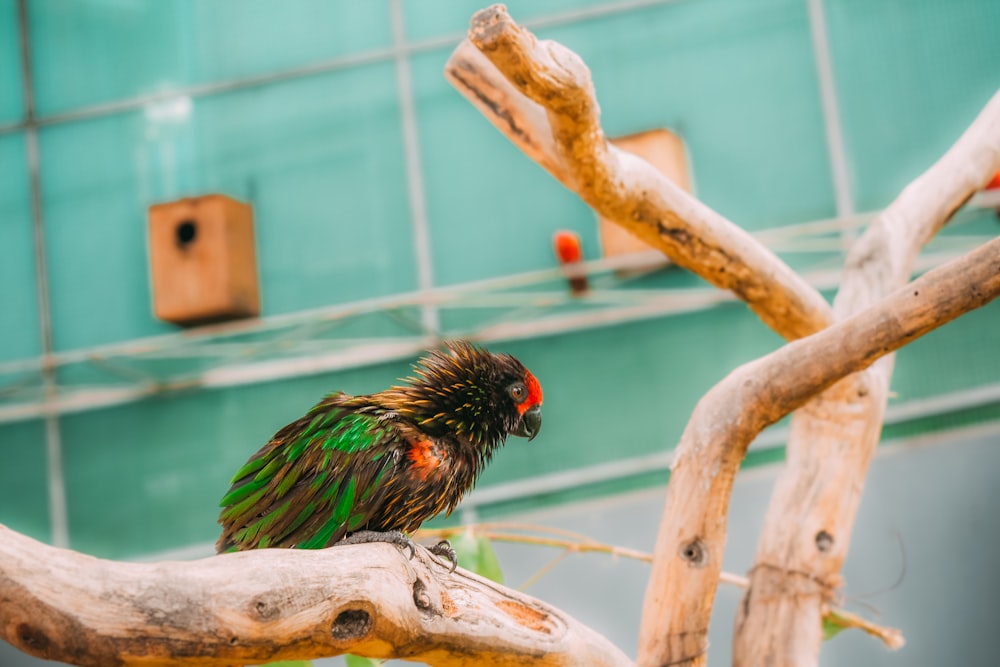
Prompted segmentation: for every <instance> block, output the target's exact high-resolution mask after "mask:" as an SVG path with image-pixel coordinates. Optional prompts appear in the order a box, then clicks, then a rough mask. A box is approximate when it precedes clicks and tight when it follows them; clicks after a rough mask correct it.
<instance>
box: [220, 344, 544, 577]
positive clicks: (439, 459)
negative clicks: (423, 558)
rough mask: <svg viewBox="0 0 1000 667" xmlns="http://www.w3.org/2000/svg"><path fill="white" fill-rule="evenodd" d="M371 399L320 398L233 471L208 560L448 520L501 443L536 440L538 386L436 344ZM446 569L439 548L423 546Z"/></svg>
mask: <svg viewBox="0 0 1000 667" xmlns="http://www.w3.org/2000/svg"><path fill="white" fill-rule="evenodd" d="M444 348H445V349H444V350H432V351H430V352H428V353H427V354H426V355H425V356H424V357H423V358H421V359H420V360H419V361H418V362H417V363H416V364H415V365H414V367H413V375H412V376H410V377H406V378H403V379H401V380H400V381H399V384H397V385H394V386H391V387H390V388H388V389H386V390H384V391H380V392H377V393H374V394H368V395H358V396H352V395H349V394H346V393H343V392H334V393H331V394H328V395H326V396H325V397H324V398H323V399H322V400H321V401H320V402H319V403H317V404H316V405H315V406H314V407H313V408H312V409H311V410H309V411H308V412H307V413H306V414H305V415H304V416H302V417H300V418H299V419H296V420H295V421H293V422H291V423H290V424H288V425H286V426H285V427H283V428H281V429H280V430H278V432H277V433H275V434H274V435H273V436H272V437H271V439H270V440H269V441H268V442H267V444H265V445H264V446H263V447H261V448H260V450H258V451H257V452H256V453H255V454H253V455H252V456H251V457H250V458H249V460H248V461H247V462H246V463H245V464H244V465H243V466H242V467H241V468H240V469H239V470H237V471H236V474H235V475H234V476H233V478H232V481H231V486H230V489H229V491H228V492H227V493H226V494H225V495H224V496H223V498H222V500H221V501H220V503H219V505H220V507H221V508H222V510H221V513H220V515H219V523H220V524H221V525H222V535H221V536H220V537H219V540H218V542H217V544H216V550H217V552H219V553H225V552H231V551H244V550H249V549H261V548H282V547H284V548H297V549H322V548H326V547H329V546H333V545H337V544H357V543H364V542H388V543H391V544H396V545H398V546H400V547H403V548H405V549H409V551H410V557H411V558H412V557H413V555H414V553H415V550H414V544H413V542H412V540H411V539H410V537H409V535H410V534H412V533H413V532H414V531H415V530H417V528H418V527H419V526H420V525H421V524H422V523H423V522H424V521H426V520H427V519H430V518H431V517H433V516H435V515H437V514H438V513H440V512H442V511H443V512H446V513H448V514H450V513H451V511H452V510H454V509H455V507H456V505H458V503H459V501H460V500H461V499H462V497H463V496H464V495H465V494H466V493H467V492H468V491H469V490H471V489H472V487H473V486H474V485H475V483H476V480H477V478H478V477H479V475H480V474H481V473H482V471H483V469H484V467H485V466H486V465H487V464H488V463H489V462H490V460H491V459H492V458H493V456H494V454H495V453H496V452H497V450H498V449H499V448H500V447H501V446H502V445H503V444H504V442H505V441H506V439H507V437H508V436H511V435H513V436H519V437H523V438H527V439H528V441H531V440H532V439H534V437H535V436H536V435H538V432H539V430H540V429H541V426H542V412H541V408H542V399H543V395H542V387H541V384H539V382H538V379H537V378H536V377H535V376H534V375H533V374H532V373H531V371H529V370H528V369H527V368H525V367H524V365H523V364H522V363H521V362H520V361H518V360H517V359H516V358H515V357H513V356H511V355H509V354H502V353H493V352H490V351H488V350H486V349H485V348H483V347H480V346H477V345H475V344H472V343H470V342H468V341H464V340H452V341H447V342H446V343H445V344H444ZM430 551H431V552H432V553H434V554H435V555H437V556H440V557H442V558H447V559H448V560H449V561H450V564H451V571H454V569H455V567H456V565H457V558H456V554H455V551H454V549H452V548H451V545H450V544H448V542H447V541H442V542H440V543H438V544H437V545H435V546H434V547H432V548H431V549H430Z"/></svg>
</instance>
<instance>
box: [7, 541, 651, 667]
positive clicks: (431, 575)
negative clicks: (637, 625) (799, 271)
mask: <svg viewBox="0 0 1000 667" xmlns="http://www.w3.org/2000/svg"><path fill="white" fill-rule="evenodd" d="M0 639H4V640H6V641H7V642H9V643H11V644H13V645H14V646H16V647H17V648H19V649H21V650H23V651H25V652H26V653H30V654H32V655H35V656H38V657H40V658H46V659H49V660H60V661H63V662H68V663H71V664H75V665H83V666H91V665H93V666H95V667H96V666H102V667H103V666H106V665H143V666H147V665H148V666H153V665H168V664H169V665H188V666H191V667H194V666H198V667H212V666H221V665H231V664H234V663H239V664H256V663H262V662H270V661H275V660H292V659H308V658H317V657H322V656H332V655H339V654H341V653H347V652H350V653H355V654H358V655H366V656H371V657H378V658H392V657H394V658H402V659H406V660H417V661H422V662H426V663H428V664H432V665H479V664H491V665H583V664H586V665H607V666H609V667H610V666H625V665H631V664H632V662H631V661H630V660H629V659H628V658H627V657H626V656H625V655H624V654H623V653H622V652H621V651H619V650H618V649H617V648H615V647H614V646H612V645H611V644H610V643H609V642H608V641H607V640H606V639H604V638H603V637H602V636H600V635H598V634H597V633H595V632H594V631H592V630H590V629H589V628H587V627H585V626H583V625H581V624H580V623H579V622H577V621H575V620H574V619H572V618H570V617H569V616H567V615H566V614H564V613H563V612H561V611H559V610H558V609H555V608H553V607H551V606H549V605H546V604H544V603H542V602H540V601H538V600H536V599H534V598H532V597H530V596H528V595H525V594H523V593H519V592H517V591H513V590H510V589H508V588H505V587H503V586H500V585H498V584H495V583H493V582H491V581H489V580H486V579H483V578H481V577H478V576H476V575H474V574H471V573H469V572H466V571H464V570H458V571H456V572H455V573H454V574H449V573H448V568H447V567H446V566H444V565H441V564H440V563H437V562H436V561H434V560H433V558H432V557H430V556H429V555H427V553H426V552H425V551H424V550H423V549H418V550H417V556H416V557H415V558H414V559H413V560H407V559H406V557H405V556H404V555H402V554H401V553H400V552H399V550H397V549H396V548H395V547H392V546H389V545H385V544H368V545H358V546H342V547H334V548H332V549H325V550H321V551H311V550H304V549H303V550H294V549H262V550H258V551H251V552H242V553H234V554H226V555H223V556H216V557H213V558H206V559H203V560H199V561H191V562H161V563H121V562H113V561H107V560H101V559H97V558H92V557H90V556H85V555H82V554H79V553H76V552H73V551H69V550H65V549H57V548H54V547H50V546H47V545H45V544H41V543H39V542H36V541H35V540H32V539H31V538H28V537H25V536H23V535H20V534H18V533H16V532H14V531H12V530H10V529H8V528H6V527H4V526H0Z"/></svg>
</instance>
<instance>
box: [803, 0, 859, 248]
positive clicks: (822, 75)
mask: <svg viewBox="0 0 1000 667" xmlns="http://www.w3.org/2000/svg"><path fill="white" fill-rule="evenodd" d="M806 7H807V10H808V13H809V35H810V42H811V43H812V47H813V56H814V59H815V62H816V77H817V79H818V82H819V95H820V105H821V109H822V113H823V125H824V128H825V132H826V144H827V150H828V152H829V155H830V176H831V178H832V180H833V196H834V204H835V206H836V211H837V217H848V216H851V215H853V214H854V194H853V193H852V192H851V180H850V174H849V172H848V168H847V145H846V144H845V142H844V130H843V125H842V124H841V120H840V103H839V101H838V97H837V84H836V81H835V79H834V75H833V57H832V53H831V51H830V39H829V34H828V33H827V29H826V14H825V9H824V6H823V0H806ZM854 237H855V232H854V230H849V229H845V230H842V231H841V236H840V238H841V240H842V242H843V247H844V251H845V252H846V251H847V249H848V248H849V247H850V245H851V243H852V242H853V241H854Z"/></svg>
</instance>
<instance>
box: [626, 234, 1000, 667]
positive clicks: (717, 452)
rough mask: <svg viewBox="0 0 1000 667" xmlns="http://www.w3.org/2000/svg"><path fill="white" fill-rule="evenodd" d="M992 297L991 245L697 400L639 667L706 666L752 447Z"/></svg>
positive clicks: (998, 252) (998, 287) (994, 244)
mask: <svg viewBox="0 0 1000 667" xmlns="http://www.w3.org/2000/svg"><path fill="white" fill-rule="evenodd" d="M998 294H1000V239H997V240H994V241H991V242H989V243H987V244H985V245H983V246H982V247H980V248H978V249H976V250H974V251H972V252H970V253H968V254H967V255H965V256H963V257H961V258H959V259H957V260H955V261H953V262H950V263H948V264H946V265H944V266H941V267H938V268H937V269H934V270H933V271H930V272H928V273H927V274H925V275H924V276H923V277H921V278H919V279H918V280H916V281H914V282H913V283H911V284H909V285H907V286H905V287H904V288H902V289H900V290H898V291H896V292H894V293H893V294H891V295H890V296H888V297H886V298H885V299H884V300H882V301H880V302H879V303H877V304H876V305H874V306H871V307H869V308H867V309H865V310H864V311H862V312H860V313H858V314H857V315H854V316H852V317H850V318H849V319H846V320H844V321H842V322H839V323H838V324H836V325H834V326H832V327H829V328H827V329H825V330H823V331H821V332H819V333H816V334H814V335H812V336H809V337H808V338H804V339H802V340H798V341H794V342H792V343H789V344H787V345H785V346H784V347H782V348H781V349H779V350H777V351H775V352H773V353H771V354H769V355H767V356H765V357H762V358H761V359H758V360H756V361H753V362H751V363H748V364H745V365H743V366H741V367H740V368H738V369H736V370H735V371H733V372H732V373H730V374H729V375H728V376H727V377H726V378H725V379H724V380H723V381H722V382H720V383H719V384H717V385H716V386H715V387H713V388H712V389H711V390H710V391H709V392H708V393H707V394H706V395H705V396H704V397H703V398H702V399H701V401H699V403H698V405H697V406H696V407H695V410H694V413H693V414H692V416H691V420H690V421H689V422H688V425H687V428H686V429H685V430H684V433H683V435H682V437H681V442H680V444H679V445H678V447H677V456H676V458H675V461H674V465H673V470H672V474H671V477H670V484H669V485H668V487H667V500H666V507H665V509H664V513H663V517H662V519H661V523H660V531H659V535H658V537H657V541H656V549H655V551H654V560H653V570H652V573H651V576H650V582H649V586H648V588H647V591H646V599H645V604H644V608H643V615H642V626H641V628H640V637H639V656H638V664H639V665H640V666H645V665H650V666H653V665H657V666H658V665H666V664H670V665H676V664H692V665H702V664H704V663H705V651H706V649H707V639H706V638H707V633H708V624H709V618H710V616H711V611H712V604H713V602H714V598H715V590H716V586H717V584H718V577H719V572H720V571H721V566H722V555H723V551H724V548H725V541H726V515H727V511H728V505H729V498H730V492H731V490H732V483H733V479H734V477H735V475H736V471H737V469H738V468H739V465H740V462H741V461H742V460H743V457H744V455H745V453H746V449H747V447H748V446H749V444H750V442H751V441H752V440H753V439H754V437H756V436H757V434H758V433H760V431H761V430H762V429H763V428H764V427H766V426H768V425H770V424H772V423H774V422H775V421H777V420H779V419H781V418H782V417H783V416H785V415H787V414H788V413H789V412H791V411H792V410H795V409H796V408H798V407H800V406H802V405H803V404H804V403H805V402H806V401H808V400H809V399H810V398H811V397H813V396H815V395H816V394H817V393H818V392H820V391H822V390H824V389H826V388H828V387H830V386H831V385H832V384H833V383H835V382H837V381H838V380H840V379H842V378H844V377H846V376H847V375H849V374H851V373H856V372H858V371H860V370H862V369H864V368H867V367H868V366H870V365H871V364H872V363H873V362H875V361H876V360H877V359H879V358H880V357H882V356H884V355H886V354H888V353H890V352H892V351H894V350H896V349H898V348H900V347H902V346H903V345H906V344H907V343H909V342H911V341H912V340H914V339H916V338H918V337H919V336H922V335H924V334H925V333H927V332H929V331H931V330H933V329H936V328H937V327H939V326H941V325H943V324H945V323H947V322H949V321H951V320H952V319H954V318H956V317H958V316H959V315H961V314H962V313H965V312H967V311H969V310H972V309H974V308H978V307H980V306H982V305H984V304H986V303H988V302H989V301H990V300H992V299H994V298H996V296H997V295H998ZM817 622H818V619H817Z"/></svg>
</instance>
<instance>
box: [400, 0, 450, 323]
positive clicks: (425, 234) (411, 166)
mask: <svg viewBox="0 0 1000 667" xmlns="http://www.w3.org/2000/svg"><path fill="white" fill-rule="evenodd" d="M389 15H390V20H391V21H392V45H393V50H394V51H395V53H396V56H395V60H396V90H397V93H398V95H399V114H400V123H401V125H402V133H403V152H404V155H405V169H406V186H407V191H408V193H409V199H410V222H411V224H412V226H413V254H414V258H415V259H416V263H417V288H418V289H419V290H420V291H421V292H424V291H427V290H430V289H433V287H434V260H433V255H432V253H431V240H430V225H429V222H428V219H427V198H426V191H425V188H424V172H423V165H422V164H421V160H420V137H419V135H418V132H417V111H416V103H415V99H414V94H413V75H412V72H411V70H410V60H409V55H408V54H407V52H406V50H405V48H404V47H405V45H406V26H405V23H404V17H403V3H402V0H389ZM420 322H421V325H422V327H423V330H424V332H426V333H428V334H432V335H434V336H439V335H440V329H441V321H440V313H439V311H438V309H437V308H435V307H434V306H433V305H430V304H424V305H422V306H421V307H420Z"/></svg>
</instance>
